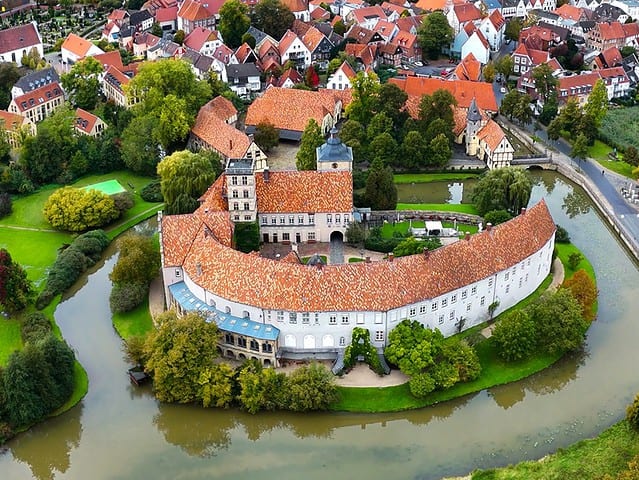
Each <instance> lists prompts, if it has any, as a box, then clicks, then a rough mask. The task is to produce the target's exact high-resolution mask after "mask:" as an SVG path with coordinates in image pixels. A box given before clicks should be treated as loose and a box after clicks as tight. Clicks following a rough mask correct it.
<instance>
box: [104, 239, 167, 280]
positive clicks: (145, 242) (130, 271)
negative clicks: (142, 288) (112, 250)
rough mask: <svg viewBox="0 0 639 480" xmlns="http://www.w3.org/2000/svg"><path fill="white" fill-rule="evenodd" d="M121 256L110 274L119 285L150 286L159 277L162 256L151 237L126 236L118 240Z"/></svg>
mask: <svg viewBox="0 0 639 480" xmlns="http://www.w3.org/2000/svg"><path fill="white" fill-rule="evenodd" d="M118 250H119V252H120V255H119V256H118V261H117V262H116V264H115V265H114V266H113V270H112V271H111V273H110V274H109V279H110V280H111V281H112V282H113V283H114V284H117V285H122V284H134V283H137V284H143V285H148V284H149V283H151V280H153V279H154V278H155V277H157V275H158V272H159V269H160V254H159V252H158V251H157V248H156V246H155V243H154V241H153V239H152V238H151V237H145V236H143V235H126V236H124V237H122V238H121V239H120V240H118Z"/></svg>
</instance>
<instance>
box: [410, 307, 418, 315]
mask: <svg viewBox="0 0 639 480" xmlns="http://www.w3.org/2000/svg"><path fill="white" fill-rule="evenodd" d="M416 314H417V310H416V309H415V307H411V309H410V314H409V315H410V316H411V317H414V316H415V315H416Z"/></svg>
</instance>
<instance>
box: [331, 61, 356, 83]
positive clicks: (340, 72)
mask: <svg viewBox="0 0 639 480" xmlns="http://www.w3.org/2000/svg"><path fill="white" fill-rule="evenodd" d="M356 75H357V74H356V73H355V70H353V67H351V66H350V65H349V64H348V62H344V63H342V64H341V65H340V67H339V68H338V69H337V70H335V72H333V74H332V75H331V76H330V77H328V81H327V82H326V88H329V89H331V90H345V89H347V88H351V87H352V86H353V84H352V83H351V82H352V81H353V79H354V78H355V77H356Z"/></svg>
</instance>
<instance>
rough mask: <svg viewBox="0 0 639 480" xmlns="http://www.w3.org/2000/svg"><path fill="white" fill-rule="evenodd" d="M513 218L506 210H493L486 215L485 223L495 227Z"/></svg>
mask: <svg viewBox="0 0 639 480" xmlns="http://www.w3.org/2000/svg"><path fill="white" fill-rule="evenodd" d="M511 218H513V216H512V215H511V214H510V213H508V212H507V211H506V210H491V211H490V212H488V213H486V215H484V221H485V222H486V223H491V224H493V225H499V224H500V223H504V222H507V221H508V220H510V219H511Z"/></svg>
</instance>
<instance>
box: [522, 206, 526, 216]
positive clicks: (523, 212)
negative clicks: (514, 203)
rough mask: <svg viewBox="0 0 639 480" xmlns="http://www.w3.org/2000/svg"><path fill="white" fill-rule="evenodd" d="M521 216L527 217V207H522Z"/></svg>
mask: <svg viewBox="0 0 639 480" xmlns="http://www.w3.org/2000/svg"><path fill="white" fill-rule="evenodd" d="M521 214H522V215H526V207H521Z"/></svg>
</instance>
